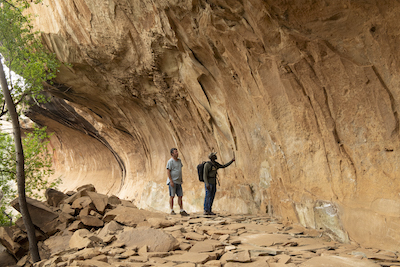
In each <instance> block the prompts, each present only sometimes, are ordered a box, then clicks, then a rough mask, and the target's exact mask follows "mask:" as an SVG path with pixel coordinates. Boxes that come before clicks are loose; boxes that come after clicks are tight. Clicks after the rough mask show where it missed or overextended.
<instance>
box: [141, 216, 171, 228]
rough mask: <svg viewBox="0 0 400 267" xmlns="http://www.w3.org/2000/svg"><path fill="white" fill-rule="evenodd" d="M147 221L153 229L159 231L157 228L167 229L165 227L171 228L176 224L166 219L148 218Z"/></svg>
mask: <svg viewBox="0 0 400 267" xmlns="http://www.w3.org/2000/svg"><path fill="white" fill-rule="evenodd" d="M147 221H148V222H149V224H150V225H151V227H153V228H155V229H157V228H165V227H170V226H173V225H174V222H172V221H169V220H166V219H164V218H153V217H152V218H147Z"/></svg>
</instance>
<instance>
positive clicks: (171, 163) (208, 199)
mask: <svg viewBox="0 0 400 267" xmlns="http://www.w3.org/2000/svg"><path fill="white" fill-rule="evenodd" d="M170 153H171V159H169V160H168V162H167V174H168V179H167V184H168V188H169V205H170V208H171V215H175V214H176V213H175V211H174V197H175V195H177V196H178V204H179V207H180V209H181V210H180V214H181V215H182V216H189V214H188V213H187V212H186V211H185V210H184V209H183V204H182V196H183V190H182V167H183V164H182V162H181V159H180V158H178V150H177V149H176V148H171V150H170ZM208 158H209V159H210V160H211V161H209V162H207V163H205V165H204V171H203V172H204V173H203V179H204V185H205V190H206V195H205V198H204V214H205V215H215V213H214V212H212V205H213V202H214V198H215V193H216V192H217V171H218V169H221V168H226V167H228V166H229V165H231V164H232V162H234V161H235V158H233V159H232V160H231V161H230V162H228V163H227V164H225V165H222V164H220V163H218V162H217V161H216V160H217V153H216V152H213V153H211V154H210V155H209V156H208Z"/></svg>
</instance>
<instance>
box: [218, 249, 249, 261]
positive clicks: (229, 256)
mask: <svg viewBox="0 0 400 267" xmlns="http://www.w3.org/2000/svg"><path fill="white" fill-rule="evenodd" d="M220 260H221V262H222V263H226V262H242V263H245V262H251V257H250V253H249V251H248V250H242V251H234V252H232V251H229V252H227V253H225V254H224V255H223V256H222V257H221V259H220Z"/></svg>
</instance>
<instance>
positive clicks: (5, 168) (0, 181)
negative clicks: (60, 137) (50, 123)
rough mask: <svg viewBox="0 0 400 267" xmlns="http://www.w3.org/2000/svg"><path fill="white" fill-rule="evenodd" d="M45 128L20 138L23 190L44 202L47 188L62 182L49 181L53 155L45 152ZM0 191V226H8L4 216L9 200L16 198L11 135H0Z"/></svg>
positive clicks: (46, 143) (14, 164)
mask: <svg viewBox="0 0 400 267" xmlns="http://www.w3.org/2000/svg"><path fill="white" fill-rule="evenodd" d="M50 137H51V135H48V134H47V132H46V127H43V128H38V127H36V128H34V130H33V131H32V132H29V133H25V137H24V138H23V139H22V143H23V148H24V156H25V178H26V182H25V190H26V195H27V196H28V197H32V198H36V199H39V200H44V192H45V190H46V189H47V188H50V187H51V188H55V187H57V185H59V184H60V183H61V180H60V179H57V180H55V181H49V179H48V178H49V177H50V176H51V175H52V174H54V170H53V169H52V154H51V153H50V152H51V151H50V152H49V151H48V149H47V147H48V144H49V138H50ZM0 160H1V165H0V189H1V191H2V192H3V199H2V200H1V201H0V212H1V214H0V225H4V224H8V223H9V220H10V219H9V218H8V217H7V216H6V215H5V214H4V213H3V211H6V210H7V208H9V203H10V201H11V200H13V199H14V198H16V196H17V191H16V187H15V184H16V183H17V175H16V174H17V173H16V161H15V147H14V144H13V140H12V137H11V135H9V134H6V133H1V134H0Z"/></svg>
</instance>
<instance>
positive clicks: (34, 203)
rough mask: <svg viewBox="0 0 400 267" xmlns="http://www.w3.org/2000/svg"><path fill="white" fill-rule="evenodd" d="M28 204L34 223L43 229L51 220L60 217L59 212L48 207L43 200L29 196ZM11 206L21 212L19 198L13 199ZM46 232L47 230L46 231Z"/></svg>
mask: <svg viewBox="0 0 400 267" xmlns="http://www.w3.org/2000/svg"><path fill="white" fill-rule="evenodd" d="M26 201H27V204H28V210H29V214H30V215H31V218H32V222H33V224H34V225H36V226H37V227H39V228H40V229H41V230H42V228H44V227H45V226H46V225H47V224H48V223H49V222H51V221H53V220H54V219H56V218H57V217H58V214H57V213H56V212H54V211H53V210H52V209H51V208H50V207H47V206H46V205H44V204H43V203H42V202H40V201H38V200H35V199H32V198H29V197H27V198H26ZM10 204H11V206H12V207H14V209H16V210H18V211H19V212H20V208H19V202H18V198H16V199H14V200H13V201H11V203H10ZM44 232H46V231H44Z"/></svg>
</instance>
